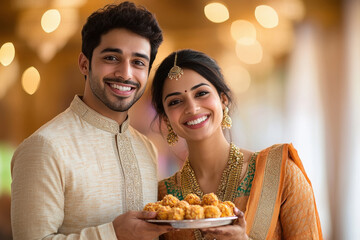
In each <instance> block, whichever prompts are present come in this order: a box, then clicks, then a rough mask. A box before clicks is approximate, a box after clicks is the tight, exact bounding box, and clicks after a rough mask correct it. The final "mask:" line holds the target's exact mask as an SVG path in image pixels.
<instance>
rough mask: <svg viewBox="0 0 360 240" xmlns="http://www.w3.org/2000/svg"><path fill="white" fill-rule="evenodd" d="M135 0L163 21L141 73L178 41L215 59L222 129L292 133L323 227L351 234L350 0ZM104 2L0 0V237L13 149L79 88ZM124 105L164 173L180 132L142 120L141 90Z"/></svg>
mask: <svg viewBox="0 0 360 240" xmlns="http://www.w3.org/2000/svg"><path fill="white" fill-rule="evenodd" d="M134 2H135V3H137V4H140V5H143V6H145V7H146V8H148V9H149V10H150V11H152V12H154V13H155V14H156V16H157V18H158V21H159V23H160V25H161V27H162V29H163V31H164V38H165V41H164V43H163V44H162V46H161V47H160V49H159V54H158V56H157V59H156V61H155V63H154V68H153V70H152V72H151V76H150V79H149V81H150V82H151V80H152V75H153V72H154V69H156V66H157V65H158V64H159V62H160V61H161V60H162V59H163V58H164V57H165V56H167V55H168V54H169V53H170V52H172V51H175V50H177V49H182V48H193V49H196V50H199V51H203V52H205V53H207V54H208V55H210V56H211V57H213V58H214V59H216V60H217V62H218V63H219V65H220V66H221V68H222V69H223V73H224V75H225V78H226V80H227V81H228V83H229V85H230V86H231V87H232V90H233V91H234V95H235V98H236V103H235V106H233V109H232V113H231V117H232V118H233V122H234V124H233V128H232V130H231V132H230V133H227V134H228V136H229V138H230V140H231V141H233V142H235V143H236V144H237V145H238V146H240V147H242V148H248V149H251V150H254V151H259V150H261V149H263V148H266V147H268V146H270V145H272V144H274V143H281V142H292V143H293V144H294V146H295V147H296V148H297V150H298V152H299V155H300V157H301V158H302V161H303V163H304V166H305V169H306V171H307V173H308V175H309V177H310V179H311V181H312V184H313V187H314V191H315V196H316V201H317V204H318V210H319V213H320V218H321V222H322V228H323V233H324V236H325V238H326V239H329V240H335V239H360V229H359V228H358V223H359V222H360V207H359V204H358V203H359V202H360V187H359V184H358V182H359V180H360V179H359V174H358V172H359V171H360V162H359V159H358V158H359V156H360V147H359V146H360V127H359V123H360V108H359V104H360V70H359V69H360V66H359V65H360V64H359V63H360V1H359V0H343V1H340V0H316V1H314V0H267V1H265V0H262V1H261V0H252V1H249V0H223V1H219V2H217V3H221V4H222V5H208V4H210V3H215V1H208V0H196V1H194V0H147V1H146V0H135V1H134ZM108 3H111V1H106V0H0V47H1V49H0V63H1V64H0V174H1V175H0V239H11V228H10V210H9V208H10V183H11V178H10V161H11V156H12V153H13V151H14V149H15V148H16V146H17V145H18V144H19V143H20V142H21V141H23V140H24V139H25V138H26V137H28V136H29V135H30V134H31V133H33V132H34V131H35V130H36V129H37V128H39V127H40V126H41V125H42V124H44V123H46V122H47V121H49V120H50V119H51V118H53V117H54V116H56V115H57V114H58V113H60V112H62V111H63V110H65V109H66V108H67V107H68V105H69V103H70V102H71V101H72V99H73V97H74V95H75V94H82V92H83V84H84V80H83V77H82V76H81V74H80V72H79V71H78V67H77V58H78V55H79V52H80V49H81V37H80V31H81V27H82V25H83V24H84V22H85V21H86V18H87V16H88V15H89V14H91V13H92V12H93V11H94V10H96V9H98V8H100V7H103V6H104V5H105V4H108ZM212 7H214V8H215V10H214V9H212ZM48 10H52V11H49V12H47V11H48ZM42 24H43V25H42ZM46 24H48V25H49V24H50V25H49V26H46ZM51 24H52V25H51ZM46 31H47V32H46ZM144 114H146V115H147V116H148V117H144ZM130 115H131V124H132V125H133V126H134V127H135V128H137V129H138V130H139V131H141V132H142V133H144V134H146V135H147V136H148V137H149V138H150V139H152V140H153V141H154V143H155V144H156V145H157V147H158V148H159V178H164V177H168V176H170V175H171V174H173V173H174V172H175V171H176V170H178V169H179V168H180V167H181V165H182V163H183V160H184V156H185V155H186V151H185V150H184V149H185V144H184V142H183V141H180V143H179V144H177V145H176V146H174V147H172V148H169V147H168V146H167V145H166V141H165V140H164V137H163V136H161V135H160V134H159V133H158V131H157V129H156V127H155V126H154V125H153V124H152V120H153V117H154V110H153V108H152V107H151V103H150V96H149V91H146V92H145V94H144V97H143V98H142V99H141V100H140V101H139V102H138V103H137V104H136V105H135V107H134V108H133V109H132V110H131V112H130ZM34 187H35V186H34Z"/></svg>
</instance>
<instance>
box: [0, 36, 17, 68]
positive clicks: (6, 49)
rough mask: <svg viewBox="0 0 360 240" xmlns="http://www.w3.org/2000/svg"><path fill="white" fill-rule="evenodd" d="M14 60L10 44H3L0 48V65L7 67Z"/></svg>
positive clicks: (12, 47) (13, 52) (13, 49)
mask: <svg viewBox="0 0 360 240" xmlns="http://www.w3.org/2000/svg"><path fill="white" fill-rule="evenodd" d="M14 58H15V47H14V44H12V43H11V42H7V43H4V44H3V45H2V46H1V48H0V63H1V64H2V65H4V66H8V65H10V64H11V63H12V61H13V60H14Z"/></svg>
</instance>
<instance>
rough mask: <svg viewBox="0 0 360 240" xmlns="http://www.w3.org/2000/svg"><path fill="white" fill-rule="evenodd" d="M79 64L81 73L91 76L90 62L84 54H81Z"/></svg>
mask: <svg viewBox="0 0 360 240" xmlns="http://www.w3.org/2000/svg"><path fill="white" fill-rule="evenodd" d="M78 63H79V69H80V72H81V73H82V74H83V75H85V76H86V75H89V60H88V59H87V57H86V56H85V55H84V54H83V53H80V55H79V61H78Z"/></svg>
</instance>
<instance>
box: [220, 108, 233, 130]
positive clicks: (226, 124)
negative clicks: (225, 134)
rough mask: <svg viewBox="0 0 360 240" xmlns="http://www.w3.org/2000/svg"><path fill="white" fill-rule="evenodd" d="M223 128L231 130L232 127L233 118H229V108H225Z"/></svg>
mask: <svg viewBox="0 0 360 240" xmlns="http://www.w3.org/2000/svg"><path fill="white" fill-rule="evenodd" d="M221 127H222V129H225V128H227V129H230V128H231V127H232V120H231V117H230V116H229V108H228V107H225V108H224V114H223V119H222V121H221Z"/></svg>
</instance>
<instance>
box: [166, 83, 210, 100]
mask: <svg viewBox="0 0 360 240" xmlns="http://www.w3.org/2000/svg"><path fill="white" fill-rule="evenodd" d="M204 85H205V86H208V87H210V85H209V84H207V83H199V84H197V85H195V86H193V87H192V88H191V89H190V90H191V91H193V90H195V89H197V88H199V87H201V86H204ZM180 94H181V93H180V92H173V93H169V94H168V95H166V97H165V98H164V101H165V100H166V99H167V98H168V97H171V96H176V95H180Z"/></svg>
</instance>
